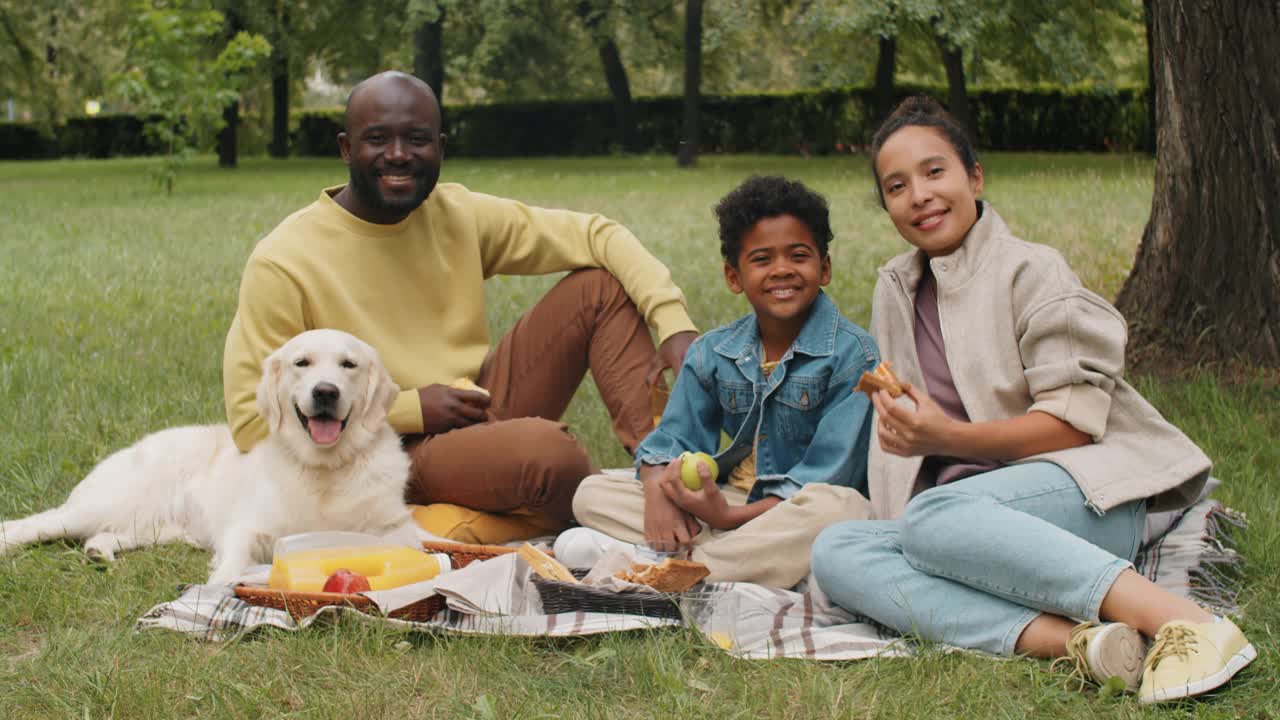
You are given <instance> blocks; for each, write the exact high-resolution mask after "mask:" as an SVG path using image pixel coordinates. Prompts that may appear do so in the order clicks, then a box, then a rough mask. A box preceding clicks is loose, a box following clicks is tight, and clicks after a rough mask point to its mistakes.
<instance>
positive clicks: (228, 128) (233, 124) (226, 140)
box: [218, 9, 244, 168]
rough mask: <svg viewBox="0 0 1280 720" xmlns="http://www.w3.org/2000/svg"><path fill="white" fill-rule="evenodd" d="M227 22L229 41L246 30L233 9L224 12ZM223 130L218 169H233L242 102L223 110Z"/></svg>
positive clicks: (238, 149)
mask: <svg viewBox="0 0 1280 720" xmlns="http://www.w3.org/2000/svg"><path fill="white" fill-rule="evenodd" d="M224 15H225V17H226V20H227V37H226V39H227V40H231V39H232V38H234V37H235V36H236V35H238V34H239V33H240V31H242V30H244V20H243V18H241V17H240V14H239V13H238V12H236V11H235V10H233V9H227V10H226V11H225V12H224ZM222 122H223V126H222V130H220V131H218V167H224V168H233V167H235V166H236V165H237V164H238V159H239V155H240V147H239V144H238V140H237V135H238V132H239V129H240V128H239V126H240V100H239V99H236V100H234V101H232V102H231V103H230V104H228V105H227V106H226V107H224V108H222Z"/></svg>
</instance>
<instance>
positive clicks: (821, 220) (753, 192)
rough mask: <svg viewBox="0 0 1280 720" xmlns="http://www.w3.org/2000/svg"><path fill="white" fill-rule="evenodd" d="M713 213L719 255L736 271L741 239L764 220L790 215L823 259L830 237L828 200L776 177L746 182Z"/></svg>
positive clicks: (730, 194) (789, 181) (725, 198)
mask: <svg viewBox="0 0 1280 720" xmlns="http://www.w3.org/2000/svg"><path fill="white" fill-rule="evenodd" d="M715 213H716V218H717V219H718V220H719V221H720V255H721V256H723V257H724V261H725V262H727V263H729V264H730V265H732V266H733V267H734V268H737V267H738V255H739V253H741V252H742V238H743V237H745V236H746V234H747V233H748V232H750V231H751V228H753V227H755V225H756V223H758V222H760V221H761V220H764V219H765V218H771V217H778V216H780V215H791V216H792V217H794V218H795V219H797V220H799V221H800V222H802V223H804V224H805V226H806V227H808V228H809V234H810V235H812V236H813V242H814V243H815V244H817V246H818V254H819V255H820V256H821V257H824V258H825V257H826V256H827V248H828V247H829V246H830V245H831V240H832V237H833V235H832V232H831V216H830V213H829V211H828V210H827V199H826V198H824V197H822V196H821V195H819V194H818V193H816V192H814V191H812V190H810V189H809V188H807V187H805V185H804V183H800V182H796V181H794V180H788V179H786V178H784V177H778V176H776V175H769V176H760V175H753V176H751V177H749V178H747V180H746V181H745V182H743V183H742V184H741V185H739V186H738V187H736V188H734V189H733V190H732V191H730V193H729V194H728V195H725V196H724V197H723V198H721V199H720V202H718V203H716V206H715Z"/></svg>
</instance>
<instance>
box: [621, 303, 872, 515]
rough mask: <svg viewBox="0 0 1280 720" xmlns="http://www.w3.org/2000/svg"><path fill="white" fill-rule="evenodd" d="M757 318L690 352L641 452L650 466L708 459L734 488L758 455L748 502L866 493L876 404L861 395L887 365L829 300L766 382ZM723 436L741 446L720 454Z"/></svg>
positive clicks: (704, 339) (703, 340)
mask: <svg viewBox="0 0 1280 720" xmlns="http://www.w3.org/2000/svg"><path fill="white" fill-rule="evenodd" d="M763 353H764V347H763V345H762V344H761V341H760V330H759V326H758V325H757V324H756V317H755V315H754V314H753V315H748V316H746V317H744V318H741V319H739V320H737V321H734V322H732V323H730V324H728V325H725V326H723V327H719V328H716V329H715V330H712V331H710V332H708V333H706V334H705V335H703V336H701V337H699V338H698V339H697V340H695V341H694V342H693V344H692V345H690V346H689V351H688V352H687V353H686V354H685V358H684V365H683V367H681V369H680V374H679V375H678V376H677V377H676V382H675V387H673V388H672V390H671V399H670V400H669V401H668V402H667V407H666V410H665V411H664V412H663V414H662V421H661V422H660V423H659V424H658V427H657V428H656V429H655V430H654V431H653V432H652V433H650V434H649V436H648V437H646V438H645V439H644V441H643V442H641V443H640V446H639V447H638V448H636V468H637V470H638V469H639V467H640V465H641V464H645V465H665V464H667V463H670V462H671V461H673V460H674V459H675V458H676V457H677V456H678V455H680V453H681V452H684V451H686V450H688V451H693V452H699V451H701V452H706V453H710V454H712V455H714V456H715V458H716V463H717V465H719V467H720V474H719V477H717V478H716V481H717V482H718V483H724V482H725V481H726V480H728V478H729V473H730V471H731V470H732V469H733V467H734V466H735V465H737V464H738V463H739V462H741V461H742V460H743V459H744V458H746V457H747V456H748V455H750V454H751V448H752V446H754V445H757V443H756V439H757V437H758V438H759V443H758V446H757V448H756V473H757V479H756V483H755V486H754V487H753V488H752V490H751V494H750V496H749V497H748V502H755V501H756V500H759V499H761V498H763V497H765V496H766V495H776V496H777V497H779V498H782V499H783V500H786V499H787V498H789V497H791V496H792V495H794V494H795V493H796V492H797V491H799V490H800V488H802V487H803V486H805V485H807V484H809V483H815V482H821V483H830V484H832V485H843V486H846V487H852V488H855V489H858V490H859V491H861V492H863V494H865V493H866V483H867V450H868V443H869V440H870V429H871V402H870V400H869V399H868V398H867V396H866V395H865V394H863V393H855V392H853V388H854V387H855V386H856V385H857V384H858V378H859V377H861V376H862V373H863V372H864V371H867V370H871V369H873V368H874V367H875V366H876V365H877V364H878V363H879V362H880V351H879V350H878V349H877V347H876V343H875V341H874V340H872V339H871V336H870V335H868V334H867V332H866V331H865V330H863V329H862V328H860V327H858V326H857V325H854V324H853V323H851V322H849V321H848V320H846V319H845V318H844V317H843V316H842V315H840V311H839V309H837V308H836V306H835V303H833V302H831V300H830V299H829V298H828V297H827V296H826V294H825V293H819V295H818V298H817V299H816V300H815V301H814V303H813V309H812V310H810V312H809V318H808V319H807V320H806V321H805V324H804V327H803V328H801V330H800V335H799V336H798V337H797V338H796V340H795V342H794V343H792V344H791V347H790V348H788V349H787V352H786V353H785V354H784V355H783V356H782V358H781V360H780V361H779V362H778V365H777V367H776V368H774V370H773V372H772V373H770V374H769V376H768V377H767V378H766V377H765V375H764V372H763V371H762V370H761V369H760V360H761V357H762V355H763ZM721 431H723V432H725V433H726V434H728V436H729V437H731V438H732V439H733V441H732V443H731V444H730V445H729V447H728V448H726V449H725V450H724V452H721V453H720V454H718V455H716V453H715V451H716V449H717V448H718V447H719V446H720V433H721Z"/></svg>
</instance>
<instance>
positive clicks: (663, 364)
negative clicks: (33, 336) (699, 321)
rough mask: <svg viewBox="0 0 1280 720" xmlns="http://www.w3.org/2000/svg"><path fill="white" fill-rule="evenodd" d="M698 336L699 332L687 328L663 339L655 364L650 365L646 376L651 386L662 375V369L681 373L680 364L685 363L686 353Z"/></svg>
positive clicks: (654, 360)
mask: <svg viewBox="0 0 1280 720" xmlns="http://www.w3.org/2000/svg"><path fill="white" fill-rule="evenodd" d="M697 337H698V333H696V332H694V331H692V330H686V331H684V332H678V333H676V334H675V335H672V336H671V337H669V338H667V339H666V340H663V341H662V344H661V345H659V346H658V354H657V356H656V357H654V359H653V364H652V365H650V366H649V375H648V377H647V378H646V381H647V382H648V383H649V387H653V386H654V385H656V384H657V382H658V380H659V378H661V377H662V371H663V370H666V369H667V368H671V370H672V371H673V372H675V373H676V374H679V373H680V366H681V365H684V354H685V353H687V352H689V346H690V345H692V344H693V341H694V340H696V339H697Z"/></svg>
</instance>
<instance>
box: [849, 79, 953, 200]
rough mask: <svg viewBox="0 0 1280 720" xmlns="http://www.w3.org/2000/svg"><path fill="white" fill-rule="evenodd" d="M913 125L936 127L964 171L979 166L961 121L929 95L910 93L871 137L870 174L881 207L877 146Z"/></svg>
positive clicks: (879, 146) (881, 191)
mask: <svg viewBox="0 0 1280 720" xmlns="http://www.w3.org/2000/svg"><path fill="white" fill-rule="evenodd" d="M913 125H918V126H920V127H930V128H936V129H937V130H938V131H940V132H941V133H942V136H943V137H945V138H946V139H947V142H949V143H951V147H952V148H954V149H955V151H956V154H957V155H959V156H960V162H961V163H963V164H964V169H965V172H967V173H969V174H970V175H972V174H973V172H974V169H975V168H977V167H978V154H977V153H976V152H974V150H973V143H972V142H969V134H968V133H966V132H965V131H964V128H963V127H961V125H960V123H958V122H956V119H955V118H954V117H952V116H951V113H949V112H947V111H946V109H945V108H943V107H942V106H941V105H939V104H938V101H937V100H934V99H933V98H931V97H929V96H928V95H912V96H911V97H909V98H907V99H906V100H903V101H902V102H900V103H898V107H896V108H894V110H893V112H892V113H889V117H887V118H885V119H884V122H883V123H881V124H880V128H879V129H878V130H876V134H875V136H874V137H872V139H871V175H872V176H873V177H874V178H875V180H876V196H877V197H879V198H880V207H884V190H883V189H882V188H881V187H880V172H879V171H878V170H877V169H876V161H877V160H879V159H880V149H881V148H883V147H884V144H885V142H887V141H888V140H889V137H890V136H892V135H893V134H894V133H896V132H898V131H899V130H901V129H902V128H905V127H911V126H913Z"/></svg>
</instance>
